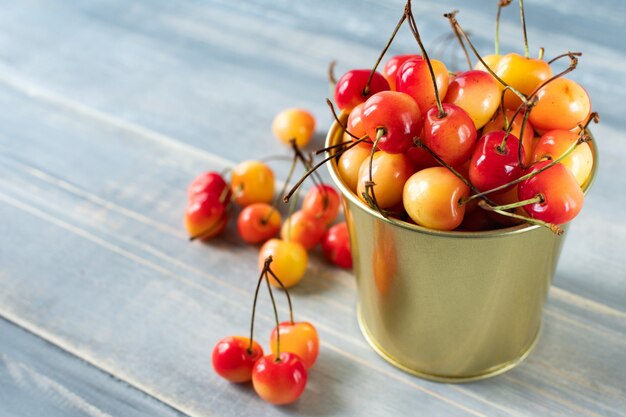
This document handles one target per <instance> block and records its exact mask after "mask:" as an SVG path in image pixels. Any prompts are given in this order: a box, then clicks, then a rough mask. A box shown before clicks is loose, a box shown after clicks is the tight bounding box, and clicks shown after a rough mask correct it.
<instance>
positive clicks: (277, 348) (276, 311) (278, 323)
mask: <svg viewBox="0 0 626 417" xmlns="http://www.w3.org/2000/svg"><path fill="white" fill-rule="evenodd" d="M268 269H269V265H268V267H267V269H265V271H264V274H263V275H264V276H265V283H266V284H267V291H268V292H269V293H270V299H271V300H272V307H273V309H274V318H275V319H276V360H275V361H276V362H280V321H279V320H278V309H277V308H276V300H275V299H274V292H273V291H272V286H271V285H270V279H269V277H268V276H267V271H268Z"/></svg>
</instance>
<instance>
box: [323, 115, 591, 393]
mask: <svg viewBox="0 0 626 417" xmlns="http://www.w3.org/2000/svg"><path fill="white" fill-rule="evenodd" d="M341 134H342V131H341V127H340V126H339V125H338V124H337V123H335V124H333V126H332V128H331V129H330V131H329V133H328V137H327V143H326V145H327V146H330V145H333V144H335V143H338V141H339V140H341V138H342V135H341ZM594 150H595V149H594ZM596 165H597V164H596ZM329 169H330V172H331V176H332V178H333V180H334V181H335V183H336V185H337V186H338V188H339V189H340V190H341V193H342V194H343V197H344V198H343V202H344V208H345V213H346V219H347V222H348V227H349V229H350V236H351V245H352V250H353V255H352V256H353V261H354V270H355V275H356V279H357V287H358V297H359V314H358V315H359V324H360V327H361V330H362V332H363V334H364V336H365V338H366V339H367V340H368V342H369V343H370V345H372V347H373V348H374V349H375V350H376V351H377V352H378V353H379V354H380V355H381V356H383V357H384V358H385V359H386V360H388V361H389V362H391V363H392V364H394V365H395V366H397V367H399V368H400V369H403V370H405V371H407V372H410V373H413V374H415V375H418V376H420V377H424V378H428V379H433V380H437V381H447V382H467V381H471V380H476V379H482V378H486V377H489V376H493V375H497V374H499V373H502V372H504V371H506V370H508V369H511V368H513V367H514V366H516V365H517V364H518V363H520V362H521V361H522V360H523V359H524V358H525V357H526V356H527V355H528V354H529V352H530V350H531V349H532V347H533V346H534V344H535V343H536V340H537V338H538V335H539V331H540V327H541V320H542V310H543V306H544V303H545V300H546V295H547V293H548V289H549V287H550V284H551V281H552V277H553V275H554V271H555V269H556V265H557V261H558V258H559V254H560V252H561V248H562V244H563V241H564V237H565V234H564V235H562V236H557V235H555V234H553V233H552V232H550V231H549V230H547V229H545V228H541V227H538V226H527V225H520V226H516V227H511V228H507V229H500V230H494V231H487V232H441V231H435V230H430V229H426V228H423V227H420V226H416V225H413V224H409V223H406V222H403V221H399V220H398V221H396V220H388V219H385V218H384V217H383V216H381V215H380V214H378V213H377V212H376V211H374V210H372V209H370V208H369V207H368V206H367V205H366V204H365V203H363V202H362V201H361V200H359V199H358V198H357V197H356V196H355V195H354V194H353V193H352V192H351V191H350V189H349V188H348V187H346V186H345V184H344V183H343V181H342V180H341V178H340V177H339V174H338V171H337V165H336V161H334V160H333V161H332V162H331V163H330V164H329ZM594 173H595V171H594ZM594 173H592V176H593V175H594ZM589 182H590V183H591V181H589ZM587 187H588V186H587Z"/></svg>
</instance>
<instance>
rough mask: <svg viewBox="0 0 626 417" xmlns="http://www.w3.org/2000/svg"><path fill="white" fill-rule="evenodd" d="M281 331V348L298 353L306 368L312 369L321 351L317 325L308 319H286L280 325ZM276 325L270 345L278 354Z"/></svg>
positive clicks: (279, 329)
mask: <svg viewBox="0 0 626 417" xmlns="http://www.w3.org/2000/svg"><path fill="white" fill-rule="evenodd" d="M278 332H280V349H281V351H283V352H291V353H293V354H295V355H297V356H298V357H299V358H300V360H302V364H303V365H304V367H305V368H306V369H311V367H313V364H314V363H315V360H316V359H317V355H318V353H319V337H318V335H317V330H315V327H314V326H313V325H312V324H311V323H309V322H306V321H301V322H291V321H284V322H282V323H280V325H279V326H278ZM276 333H277V331H276V327H274V330H272V334H271V335H270V347H271V349H272V353H274V355H276V352H277V351H278V349H277V334H276Z"/></svg>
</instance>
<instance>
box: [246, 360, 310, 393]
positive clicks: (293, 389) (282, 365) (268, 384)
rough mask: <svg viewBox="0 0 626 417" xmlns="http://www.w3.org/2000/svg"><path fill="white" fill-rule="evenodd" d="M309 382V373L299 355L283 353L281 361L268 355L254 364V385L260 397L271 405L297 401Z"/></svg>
mask: <svg viewBox="0 0 626 417" xmlns="http://www.w3.org/2000/svg"><path fill="white" fill-rule="evenodd" d="M306 382H307V372H306V369H305V367H304V364H303V363H302V361H301V360H300V358H299V357H298V356H297V355H294V354H293V353H289V352H281V353H280V359H278V360H277V359H276V357H275V355H273V354H272V355H266V356H263V357H262V358H261V359H259V360H258V361H257V362H256V363H255V364H254V369H253V370H252V385H253V386H254V390H255V391H256V393H257V394H259V397H261V398H262V399H264V400H265V401H267V402H268V403H271V404H277V405H281V404H289V403H292V402H294V401H295V400H297V399H298V398H299V397H300V395H302V392H303V391H304V388H305V387H306Z"/></svg>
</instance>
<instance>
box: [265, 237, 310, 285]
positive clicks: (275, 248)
mask: <svg viewBox="0 0 626 417" xmlns="http://www.w3.org/2000/svg"><path fill="white" fill-rule="evenodd" d="M269 256H271V257H272V258H273V260H274V261H273V263H272V269H273V271H274V273H275V274H276V275H277V276H278V277H280V280H281V281H282V283H283V284H284V285H285V287H287V288H289V287H293V286H294V285H296V284H297V283H298V282H300V280H301V279H302V277H303V276H304V273H305V272H306V266H307V262H308V255H307V253H306V249H304V247H302V245H301V244H299V243H297V242H291V241H286V240H281V239H270V240H268V241H267V242H265V243H264V244H263V246H262V247H261V250H260V251H259V271H263V270H264V266H265V260H266V258H267V257H269ZM269 281H270V283H271V284H272V285H274V286H280V284H279V283H278V282H276V280H275V279H273V278H272V277H270V278H269Z"/></svg>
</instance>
